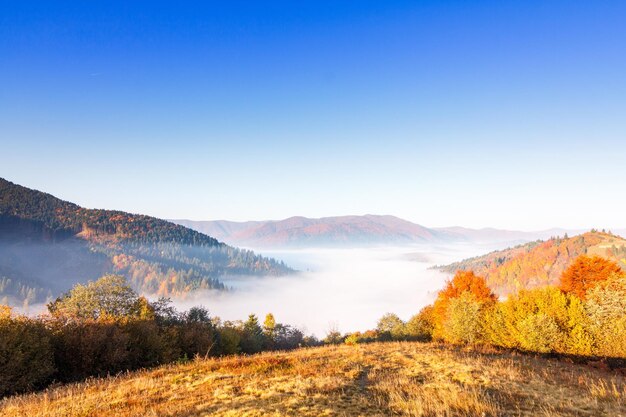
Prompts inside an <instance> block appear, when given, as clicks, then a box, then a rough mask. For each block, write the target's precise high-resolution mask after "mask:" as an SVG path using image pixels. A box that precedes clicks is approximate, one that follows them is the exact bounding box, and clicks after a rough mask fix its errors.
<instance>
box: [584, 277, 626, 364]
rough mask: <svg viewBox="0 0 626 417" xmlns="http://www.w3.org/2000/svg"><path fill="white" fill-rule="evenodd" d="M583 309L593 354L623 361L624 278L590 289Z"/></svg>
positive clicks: (625, 341) (625, 336) (625, 355)
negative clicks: (592, 342) (592, 345)
mask: <svg viewBox="0 0 626 417" xmlns="http://www.w3.org/2000/svg"><path fill="white" fill-rule="evenodd" d="M585 308H586V311H587V313H588V315H589V322H590V325H589V332H590V333H591V335H592V337H593V339H594V341H595V344H594V348H593V353H594V354H595V355H599V356H608V357H619V358H626V278H624V277H619V278H615V279H612V280H609V281H606V282H604V283H602V284H600V285H598V286H597V287H595V288H593V289H592V290H590V291H589V292H588V294H587V302H586V305H585Z"/></svg>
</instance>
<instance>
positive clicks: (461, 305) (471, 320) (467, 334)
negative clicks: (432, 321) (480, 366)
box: [441, 292, 484, 344]
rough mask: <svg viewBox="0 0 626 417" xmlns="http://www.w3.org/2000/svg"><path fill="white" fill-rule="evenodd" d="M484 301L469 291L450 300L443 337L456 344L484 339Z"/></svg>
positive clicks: (473, 342)
mask: <svg viewBox="0 0 626 417" xmlns="http://www.w3.org/2000/svg"><path fill="white" fill-rule="evenodd" d="M483 309H484V303H482V302H480V301H477V300H476V299H475V298H474V297H473V296H472V295H471V293H469V292H465V293H462V294H461V296H459V297H456V298H452V299H451V300H450V301H449V302H448V307H447V311H446V318H445V320H444V322H443V326H442V332H441V337H442V339H443V340H444V341H446V342H448V343H454V344H475V343H478V342H481V341H482V339H483V331H482V321H483Z"/></svg>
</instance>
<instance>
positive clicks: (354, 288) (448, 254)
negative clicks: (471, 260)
mask: <svg viewBox="0 0 626 417" xmlns="http://www.w3.org/2000/svg"><path fill="white" fill-rule="evenodd" d="M491 249H494V248H486V247H485V246H479V247H477V246H472V247H469V246H461V245H456V246H449V247H441V246H440V247H425V246H411V247H394V248H367V249H363V248H359V249H301V250H300V249H299V250H283V251H281V250H276V251H264V252H263V255H266V256H271V257H274V258H277V259H280V260H283V261H285V263H287V264H288V265H290V266H292V267H294V268H296V269H298V270H299V271H300V272H299V273H297V274H294V275H289V276H282V277H262V278H260V277H247V276H244V277H227V278H224V277H223V278H222V280H223V281H224V282H225V283H226V284H227V285H228V286H230V287H231V288H232V291H229V292H219V291H203V292H197V293H195V294H193V295H192V296H190V297H187V298H186V299H184V300H180V299H179V300H174V301H175V303H176V305H177V306H178V307H179V308H181V309H188V308H189V307H192V306H194V305H203V306H205V307H206V308H208V309H209V311H210V312H211V315H213V316H219V317H220V318H221V319H222V320H243V319H245V318H246V317H247V315H248V314H250V313H254V314H256V315H257V316H258V317H259V319H260V320H261V321H262V320H263V318H264V316H265V314H267V313H269V312H271V313H273V314H274V316H275V317H276V320H277V321H279V322H281V323H285V324H291V325H295V326H297V327H299V328H300V329H302V330H304V331H305V333H307V334H308V333H313V334H315V335H316V336H318V337H323V336H324V335H325V334H326V333H327V332H328V330H329V329H330V328H335V329H337V330H339V331H341V332H348V331H350V332H351V331H357V330H359V331H363V330H367V329H371V328H374V327H375V326H376V322H377V320H378V319H379V318H380V317H381V316H382V315H383V314H385V313H387V312H393V313H396V314H398V315H399V316H400V318H402V319H403V320H408V319H409V318H410V317H411V316H412V315H414V314H416V313H417V312H418V311H419V310H420V309H421V308H422V307H423V306H425V305H427V304H429V303H431V302H432V301H433V300H434V298H435V296H436V293H437V291H438V290H439V289H441V287H442V286H443V284H444V282H445V280H446V279H447V278H449V276H448V275H446V274H443V273H441V272H438V271H435V270H432V269H429V268H430V267H432V266H433V265H436V264H444V263H449V262H452V261H455V260H460V259H463V258H466V257H468V256H475V255H478V254H482V253H485V252H486V251H488V250H491Z"/></svg>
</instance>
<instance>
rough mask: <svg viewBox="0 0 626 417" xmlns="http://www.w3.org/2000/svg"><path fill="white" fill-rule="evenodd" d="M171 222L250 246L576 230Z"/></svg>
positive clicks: (320, 221)
mask: <svg viewBox="0 0 626 417" xmlns="http://www.w3.org/2000/svg"><path fill="white" fill-rule="evenodd" d="M172 221H173V222H174V223H177V224H181V225H184V226H186V227H190V228H192V229H195V230H198V231H203V232H211V233H212V235H213V236H216V237H217V238H218V239H220V240H222V241H225V242H228V243H230V244H234V245H237V246H245V247H255V248H274V247H307V246H317V245H319V246H342V245H363V246H366V245H379V244H419V243H453V242H507V243H523V242H528V241H532V240H536V239H546V238H549V237H551V236H557V235H560V234H563V233H565V232H570V233H572V232H574V233H576V231H572V230H565V229H548V230H542V231H537V232H522V231H511V230H501V229H495V228H482V229H471V228H465V227H460V226H454V227H434V228H431V227H426V226H422V225H420V224H417V223H413V222H410V221H408V220H405V219H402V218H399V217H396V216H392V215H374V214H366V215H344V216H329V217H321V218H309V217H304V216H293V217H289V218H286V219H283V220H265V221H246V222H234V221H228V220H215V221H210V220H209V221H194V220H184V219H178V220H172Z"/></svg>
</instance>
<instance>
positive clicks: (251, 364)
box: [0, 342, 626, 417]
mask: <svg viewBox="0 0 626 417" xmlns="http://www.w3.org/2000/svg"><path fill="white" fill-rule="evenodd" d="M0 414H1V415H3V416H6V417H17V416H31V417H36V416H46V417H57V416H59V417H60V416H105V417H106V416H111V417H113V416H115V417H128V416H174V415H184V416H189V417H192V416H209V415H211V416H213V415H217V416H264V415H274V416H280V415H290V416H295V415H298V416H323V415H326V416H347V415H350V416H352V415H372V416H374V415H407V416H614V417H618V416H626V378H625V377H624V376H620V375H619V374H617V373H615V372H614V371H609V370H602V369H595V368H592V367H589V366H586V365H577V364H572V363H568V362H564V361H560V360H556V359H545V358H538V357H533V356H526V355H520V354H513V353H505V352H497V351H482V352H477V351H473V350H469V349H464V348H457V347H446V346H444V345H438V344H422V343H415V342H401V343H375V344H366V345H357V346H347V345H342V346H339V347H337V346H327V347H320V348H311V349H301V350H297V351H292V352H289V353H263V354H258V355H253V356H235V357H226V358H222V359H209V360H197V361H194V362H190V363H185V364H179V365H171V366H163V367H160V368H157V369H155V370H151V371H142V372H137V373H130V374H124V375H120V376H116V377H110V378H106V379H93V380H89V381H87V382H84V383H80V384H74V385H67V386H63V387H59V388H52V389H48V390H46V391H44V392H42V393H39V394H31V395H24V396H18V397H12V398H8V399H5V400H4V401H3V402H0Z"/></svg>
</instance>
